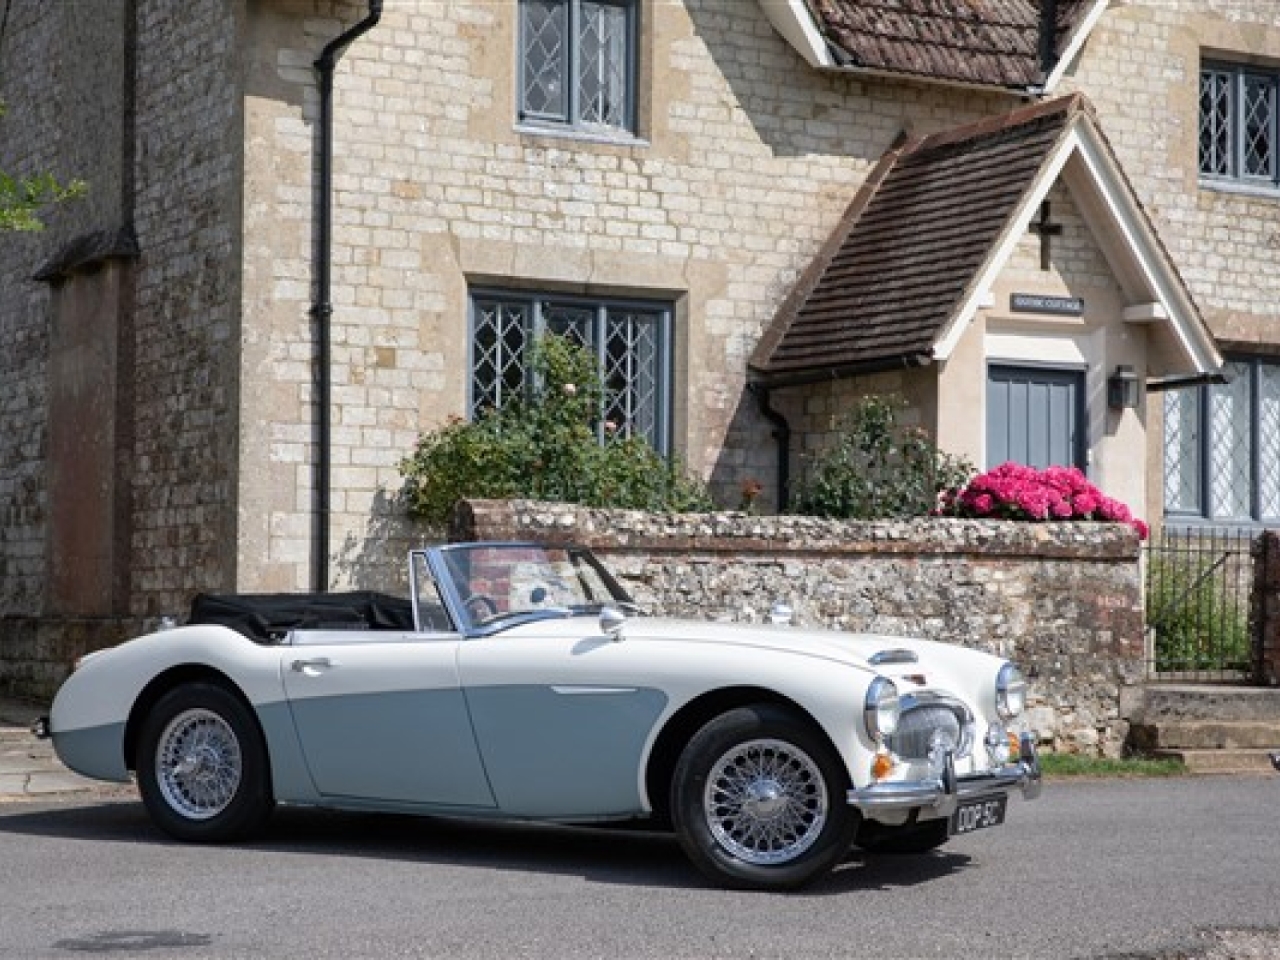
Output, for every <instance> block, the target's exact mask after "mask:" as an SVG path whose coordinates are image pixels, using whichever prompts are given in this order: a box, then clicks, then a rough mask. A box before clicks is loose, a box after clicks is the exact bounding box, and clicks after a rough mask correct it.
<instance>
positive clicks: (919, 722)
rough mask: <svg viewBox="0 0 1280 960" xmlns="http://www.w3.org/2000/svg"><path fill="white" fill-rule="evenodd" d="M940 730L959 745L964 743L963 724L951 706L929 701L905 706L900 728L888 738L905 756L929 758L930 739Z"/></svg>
mask: <svg viewBox="0 0 1280 960" xmlns="http://www.w3.org/2000/svg"><path fill="white" fill-rule="evenodd" d="M939 730H941V731H943V733H944V734H945V735H946V736H947V737H948V738H949V739H950V742H951V743H953V744H955V746H956V747H957V748H959V747H960V746H961V734H962V733H963V728H962V726H961V724H960V719H959V717H957V716H956V714H955V711H953V710H952V709H951V708H950V707H944V706H939V705H937V704H925V705H922V706H918V707H915V708H912V709H909V710H904V711H903V712H902V716H901V717H900V718H899V720H898V729H897V730H895V731H894V733H893V735H892V736H890V737H887V738H886V742H887V744H888V747H889V749H890V750H892V751H893V752H894V753H896V754H897V755H898V756H899V757H901V758H902V759H904V760H927V759H929V741H930V740H932V739H933V735H934V733H935V732H936V731H939Z"/></svg>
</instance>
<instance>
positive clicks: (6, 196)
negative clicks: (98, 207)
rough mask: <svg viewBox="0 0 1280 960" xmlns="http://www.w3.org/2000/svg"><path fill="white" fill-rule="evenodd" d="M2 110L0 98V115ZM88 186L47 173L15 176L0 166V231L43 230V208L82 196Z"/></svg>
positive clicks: (3, 108)
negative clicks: (65, 180)
mask: <svg viewBox="0 0 1280 960" xmlns="http://www.w3.org/2000/svg"><path fill="white" fill-rule="evenodd" d="M4 113H5V106H4V103H3V102H0V117H3V116H4ZM88 189H89V188H88V186H87V185H86V184H85V182H84V181H83V180H72V181H71V182H69V183H65V184H64V183H59V182H58V181H57V180H56V179H55V178H54V177H53V175H52V174H49V173H38V174H34V175H32V176H29V177H17V176H13V175H12V174H8V173H5V172H4V171H3V170H0V232H4V231H28V232H29V231H35V230H43V229H44V221H43V220H41V219H40V214H41V212H42V211H43V210H45V209H46V208H48V207H50V206H53V205H54V204H59V203H65V202H66V201H68V200H75V199H77V198H79V197H82V196H84V195H85V193H86V192H88Z"/></svg>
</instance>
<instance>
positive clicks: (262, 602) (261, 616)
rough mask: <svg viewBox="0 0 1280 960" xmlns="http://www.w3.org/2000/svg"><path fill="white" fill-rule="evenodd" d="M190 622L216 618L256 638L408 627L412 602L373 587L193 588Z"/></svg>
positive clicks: (269, 639)
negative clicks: (296, 589)
mask: <svg viewBox="0 0 1280 960" xmlns="http://www.w3.org/2000/svg"><path fill="white" fill-rule="evenodd" d="M188 623H220V624H222V625H223V626H226V627H230V628H231V629H232V630H236V631H239V632H240V633H243V634H244V635H245V636H246V637H248V638H249V639H251V640H257V641H258V642H260V643H274V642H277V641H279V640H280V639H281V638H283V637H284V635H285V634H286V633H288V632H289V631H290V630H294V629H304V630H306V629H310V630H412V629H413V605H412V604H411V603H410V602H409V601H408V600H405V599H403V598H401V597H393V596H391V595H389V594H385V593H375V592H373V591H372V590H360V591H355V592H352V593H236V594H209V593H201V594H197V595H196V598H195V599H194V600H193V601H192V602H191V617H190V619H189V620H188Z"/></svg>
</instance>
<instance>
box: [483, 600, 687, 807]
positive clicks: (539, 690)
mask: <svg viewBox="0 0 1280 960" xmlns="http://www.w3.org/2000/svg"><path fill="white" fill-rule="evenodd" d="M558 623H560V624H565V623H570V624H573V625H575V627H576V626H578V625H581V629H580V630H578V631H577V632H576V633H575V634H574V635H573V636H564V635H553V634H552V633H551V632H550V631H549V632H548V633H537V632H535V630H536V628H535V627H524V628H516V629H514V630H512V631H510V632H506V633H499V634H494V635H492V636H487V637H477V638H473V639H470V640H468V641H466V643H464V645H463V646H462V649H461V651H460V657H459V664H460V673H461V676H462V679H463V684H464V686H465V688H466V692H467V701H468V704H469V705H470V709H471V718H472V722H473V724H474V727H475V731H476V737H477V739H478V741H479V744H480V750H481V754H482V756H483V758H484V765H485V769H486V771H487V772H488V774H489V779H490V783H491V784H492V785H493V790H494V795H495V797H496V799H497V802H498V806H499V807H500V808H501V809H502V810H503V812H505V813H509V814H512V815H516V816H532V817H559V818H574V817H582V818H591V817H610V816H613V817H617V816H626V815H631V814H637V813H640V812H642V811H643V810H644V796H643V792H642V791H643V778H642V775H641V763H642V760H643V757H644V751H645V746H646V744H647V743H648V740H649V737H650V734H651V732H652V730H653V728H654V725H655V724H656V723H657V720H658V718H659V717H660V716H661V714H662V711H663V709H664V708H665V706H666V703H667V696H666V694H665V693H664V692H663V691H662V690H660V689H657V688H656V687H653V686H646V685H643V684H637V683H636V682H634V681H635V676H634V672H635V671H634V668H632V669H628V664H629V663H631V662H633V661H634V654H635V651H634V650H631V649H629V648H628V647H627V645H626V644H625V643H615V642H614V641H613V640H612V639H610V638H608V637H605V636H600V635H599V634H600V630H599V628H598V626H597V625H596V624H597V621H596V620H595V619H594V618H590V617H575V618H573V619H572V620H570V621H563V620H562V621H558Z"/></svg>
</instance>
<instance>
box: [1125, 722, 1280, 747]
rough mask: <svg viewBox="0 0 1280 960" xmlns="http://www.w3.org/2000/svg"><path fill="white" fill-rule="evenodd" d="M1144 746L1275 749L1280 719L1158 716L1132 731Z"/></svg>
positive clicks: (1133, 735) (1135, 739)
mask: <svg viewBox="0 0 1280 960" xmlns="http://www.w3.org/2000/svg"><path fill="white" fill-rule="evenodd" d="M1130 736H1131V738H1132V739H1133V742H1134V744H1135V745H1136V746H1138V747H1140V748H1141V749H1143V750H1164V749H1169V750H1274V749H1277V748H1280V721H1278V722H1275V723H1260V722H1232V721H1219V720H1158V721H1156V722H1154V723H1153V722H1150V718H1148V722H1147V723H1143V724H1135V725H1134V726H1133V728H1132V730H1131V733H1130Z"/></svg>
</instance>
